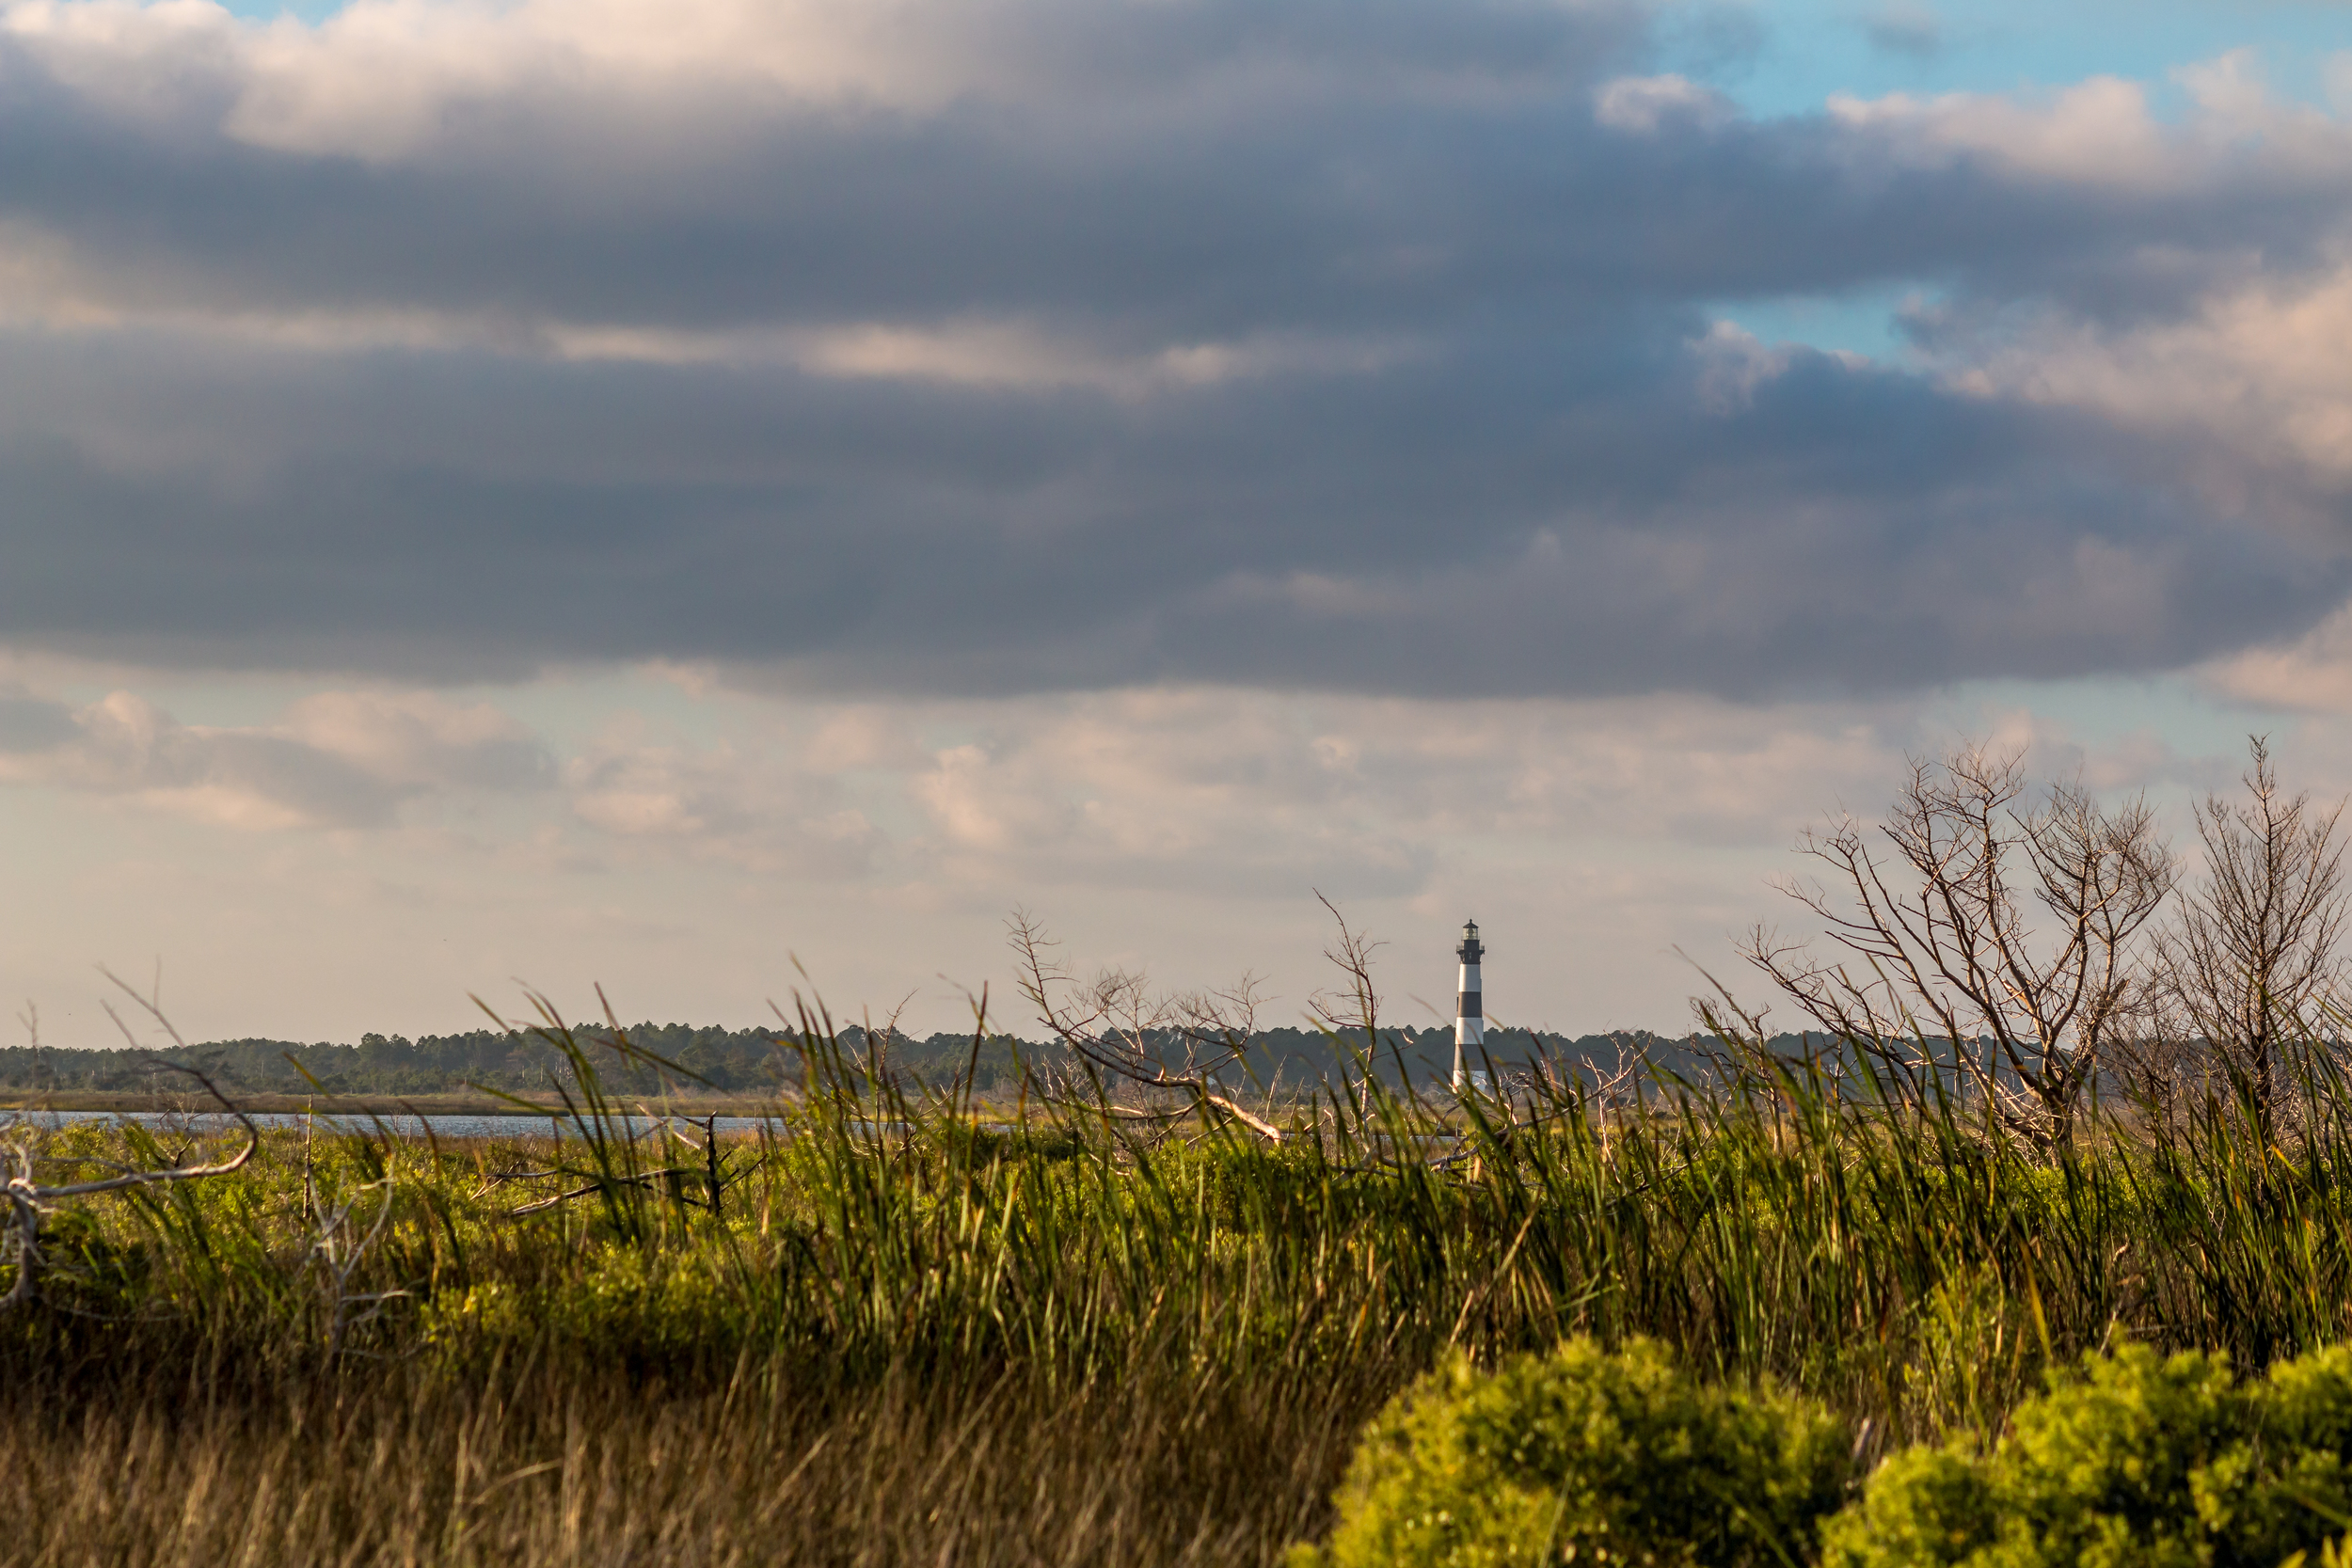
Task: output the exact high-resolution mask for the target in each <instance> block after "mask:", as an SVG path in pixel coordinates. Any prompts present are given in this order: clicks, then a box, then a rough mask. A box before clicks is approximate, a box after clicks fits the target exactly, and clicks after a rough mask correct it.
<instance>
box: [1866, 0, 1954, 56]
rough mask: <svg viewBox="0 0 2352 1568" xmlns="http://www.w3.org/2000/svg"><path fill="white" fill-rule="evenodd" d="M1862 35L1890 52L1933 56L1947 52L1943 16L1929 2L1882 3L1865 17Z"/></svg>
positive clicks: (1876, 45) (1872, 44)
mask: <svg viewBox="0 0 2352 1568" xmlns="http://www.w3.org/2000/svg"><path fill="white" fill-rule="evenodd" d="M1862 36H1863V37H1864V38H1866V39H1867V40H1870V47H1871V48H1873V49H1876V50H1879V51H1880V52H1882V53H1883V54H1888V55H1910V56H1911V57H1912V58H1914V59H1919V60H1931V59H1933V58H1935V56H1936V55H1940V54H1942V53H1943V52H1944V20H1943V18H1941V17H1939V16H1937V15H1936V14H1935V12H1934V11H1933V10H1932V9H1931V8H1929V7H1926V6H1920V5H1891V6H1882V7H1880V8H1878V9H1877V10H1875V11H1873V12H1871V13H1870V14H1869V15H1868V16H1866V17H1864V18H1863V19H1862Z"/></svg>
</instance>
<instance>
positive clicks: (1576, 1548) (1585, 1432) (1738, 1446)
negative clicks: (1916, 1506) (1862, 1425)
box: [1293, 1339, 1848, 1568]
mask: <svg viewBox="0 0 2352 1568" xmlns="http://www.w3.org/2000/svg"><path fill="white" fill-rule="evenodd" d="M1847 1454H1848V1444H1847V1439H1846V1434H1845V1433H1843V1432H1842V1431H1841V1430H1840V1428H1839V1425H1838V1423H1837V1422H1836V1420H1835V1419H1833V1418H1831V1416H1830V1415H1829V1414H1828V1412H1827V1411H1826V1410H1824V1409H1823V1408H1821V1407H1820V1406H1819V1405H1817V1404H1813V1403H1810V1402H1805V1401H1802V1400H1798V1399H1795V1398H1791V1397H1787V1396H1783V1395H1778V1394H1773V1393H1769V1392H1766V1393H1751V1392H1746V1391H1741V1390H1734V1389H1725V1388H1719V1387H1710V1386H1706V1385H1704V1384H1702V1383H1700V1382H1699V1381H1698V1380H1697V1379H1696V1378H1694V1377H1692V1375H1691V1374H1690V1373H1689V1372H1688V1371H1687V1370H1683V1369H1682V1368H1681V1367H1680V1366H1678V1365H1677V1363H1676V1362H1675V1361H1674V1360H1672V1359H1671V1358H1670V1357H1669V1355H1668V1354H1667V1353H1666V1351H1665V1350H1664V1349H1663V1348H1661V1346H1659V1345H1658V1344H1656V1343H1654V1342H1652V1341H1649V1340H1640V1339H1637V1340H1635V1341H1633V1342H1632V1343H1630V1344H1629V1345H1628V1346H1627V1347H1626V1348H1625V1349H1624V1350H1622V1351H1620V1352H1617V1353H1615V1354H1610V1353H1608V1352H1605V1351H1603V1350H1601V1349H1600V1348H1599V1347H1598V1346H1597V1345H1596V1344H1594V1343H1593V1342H1592V1341H1591V1340H1590V1339H1574V1340H1570V1341H1568V1342H1567V1343H1565V1344H1563V1345H1561V1346H1560V1347H1559V1348H1558V1349H1557V1350H1555V1351H1553V1352H1552V1353H1551V1354H1549V1355H1542V1356H1522V1357H1519V1358H1518V1359H1516V1360H1513V1361H1510V1362H1507V1363H1505V1364H1504V1365H1503V1366H1502V1368H1501V1369H1500V1370H1497V1371H1496V1372H1495V1373H1494V1374H1493V1375H1492V1376H1482V1375H1481V1374H1479V1373H1477V1372H1475V1371H1473V1370H1470V1366H1469V1364H1468V1363H1467V1362H1466V1361H1464V1360H1461V1359H1459V1358H1456V1359H1454V1361H1452V1362H1450V1363H1449V1364H1448V1365H1446V1366H1445V1367H1443V1368H1441V1369H1440V1370H1438V1371H1437V1372H1435V1373H1432V1374H1431V1375H1430V1376H1429V1377H1427V1378H1424V1379H1423V1380H1422V1382H1421V1383H1419V1384H1417V1385H1416V1386H1414V1387H1413V1388H1411V1389H1410V1390H1408V1391H1407V1392H1406V1393H1405V1394H1403V1395H1401V1396H1400V1397H1399V1398H1398V1399H1396V1400H1395V1401H1394V1402H1391V1404H1390V1405H1389V1407H1388V1408H1387V1409H1386V1410H1385V1411H1383V1412H1382V1413H1381V1415H1380V1416H1379V1417H1378V1418H1376V1419H1375V1421H1374V1422H1373V1423H1372V1425H1371V1426H1370V1427H1369V1428H1368V1429H1367V1430H1366V1432H1365V1433H1364V1437H1363V1440H1362V1443H1361V1444H1360V1446H1359V1448H1358V1449H1357V1451H1356V1457H1355V1461H1354V1463H1353V1465H1351V1466H1350V1468H1349V1471H1348V1476H1347V1480H1346V1482H1345V1484H1344V1485H1343V1487H1342V1489H1341V1493H1340V1499H1339V1502H1340V1515H1341V1519H1340V1526H1339V1529H1338V1531H1337V1533H1336V1534H1334V1535H1333V1537H1332V1539H1331V1542H1330V1544H1329V1545H1328V1546H1327V1547H1326V1548H1324V1550H1323V1551H1321V1552H1320V1553H1318V1552H1316V1551H1314V1550H1313V1549H1312V1548H1305V1547H1302V1548H1300V1549H1299V1550H1298V1551H1297V1552H1296V1553H1295V1556H1294V1559H1293V1560H1294V1563H1295V1564H1297V1565H1301V1568H1304V1565H1309V1564H1327V1565H1328V1568H1374V1565H1375V1564H1376V1565H1380V1568H1391V1565H1393V1568H1415V1565H1421V1564H1428V1565H1433V1568H1434V1565H1437V1564H1445V1565H1447V1568H1503V1565H1505V1564H1518V1563H1528V1564H1534V1563H1548V1562H1577V1563H1585V1562H1599V1563H1647V1564H1659V1565H1661V1568H1664V1565H1688V1568H1700V1565H1706V1568H1717V1565H1722V1568H1745V1565H1747V1564H1780V1563H1795V1562H1801V1561H1805V1560H1810V1558H1811V1557H1812V1548H1813V1541H1814V1530H1815V1525H1816V1522H1817V1521H1818V1520H1819V1519H1820V1517H1821V1516H1822V1515H1823V1514H1824V1513H1828V1512H1829V1511H1830V1510H1831V1509H1833V1508H1835V1507H1836V1506H1837V1503H1838V1501H1839V1497H1840V1494H1841V1491H1842V1489H1843V1485H1844V1481H1845V1479H1846V1470H1847Z"/></svg>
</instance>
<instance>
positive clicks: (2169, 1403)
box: [1822, 1346, 2352, 1568]
mask: <svg viewBox="0 0 2352 1568" xmlns="http://www.w3.org/2000/svg"><path fill="white" fill-rule="evenodd" d="M2347 1460H2352V1347H2344V1346H2337V1347H2334V1348H2332V1349H2328V1350H2324V1351H2319V1352H2316V1353H2314V1354H2311V1355H2307V1356H2304V1357H2302V1358H2301V1359H2299V1360H2296V1361H2287V1362H2281V1363H2280V1364H2279V1365H2278V1366H2277V1367H2275V1368H2274V1369H2272V1370H2271V1373H2270V1375H2269V1376H2268V1377H2267V1378H2265V1379H2263V1380H2261V1381H2258V1382H2248V1383H2244V1384H2239V1383H2234V1382H2233V1381H2232V1379H2231V1376H2230V1371H2229V1368H2228V1365H2227V1363H2226V1362H2225V1361H2223V1360H2222V1359H2220V1358H2218V1357H2215V1356H2207V1355H2202V1354H2180V1355H2174V1356H2172V1357H2170V1358H2169V1359H2167V1358H2163V1357H2159V1356H2158V1355H2157V1354H2155V1353H2154V1352H2153V1351H2151V1350H2149V1349H2147V1348H2146V1347H2144V1346H2126V1347H2125V1348H2124V1349H2123V1350H2122V1351H2121V1352H2119V1353H2118V1354H2115V1355H2114V1356H2112V1357H2103V1356H2090V1357H2086V1358H2085V1359H2084V1362H2083V1364H2082V1367H2081V1369H2080V1370H2079V1371H2076V1372H2073V1373H2070V1374H2067V1375H2065V1376H2063V1377H2061V1378H2058V1379H2056V1380H2054V1381H2053V1383H2052V1386H2050V1388H2049V1389H2048V1391H2047V1392H2045V1393H2043V1394H2042V1395H2041V1396H2040V1397H2039V1398H2036V1399H2033V1400H2029V1401H2027V1402H2026V1403H2025V1404H2024V1405H2022V1406H2020V1407H2019V1409H2018V1411H2017V1413H2016V1416H2015V1418H2014V1419H2013V1422H2012V1424H2011V1428H2010V1433H2009V1434H2008V1435H2007V1436H2006V1437H2004V1438H2003V1439H2002V1440H2001V1442H2000V1443H1999V1444H1998V1446H1996V1447H1995V1448H1994V1449H1993V1450H1992V1451H1991V1452H1990V1453H1981V1452H1979V1451H1977V1450H1976V1449H1975V1448H1974V1446H1973V1445H1971V1444H1969V1443H1967V1442H1964V1441H1959V1442H1954V1443H1951V1444H1947V1445H1946V1446H1944V1447H1942V1448H1917V1449H1911V1450H1909V1451H1908V1452H1905V1453H1901V1454H1898V1455H1896V1456H1895V1457H1894V1458H1892V1459H1890V1460H1888V1461H1887V1463H1886V1464H1885V1465H1883V1466H1881V1467H1880V1469H1879V1470H1878V1472H1877V1473H1876V1474H1874V1475H1873V1476H1871V1478H1870V1481H1869V1484H1868V1486H1867V1490H1866V1491H1865V1493H1864V1495H1863V1497H1862V1500H1861V1501H1860V1502H1859V1503H1857V1504H1856V1505H1855V1506H1854V1507H1853V1508H1851V1509H1849V1510H1848V1511H1847V1512H1846V1513H1843V1514H1841V1515H1839V1516H1838V1517H1837V1518H1836V1519H1834V1520H1832V1521H1831V1522H1830V1523H1829V1525H1828V1526H1827V1527H1826V1528H1825V1529H1824V1530H1823V1532H1822V1535H1823V1547H1824V1550H1823V1554H1822V1560H1823V1562H1824V1564H1825V1565H1827V1568H1929V1565H1936V1568H1944V1565H1953V1568H1963V1565H1964V1568H2041V1565H2044V1564H2047V1565H2050V1568H2057V1565H2058V1564H2061V1563H2063V1564H2066V1565H2068V1568H2077V1565H2080V1568H2109V1565H2113V1568H2123V1565H2125V1564H2133V1565H2143V1568H2170V1565H2173V1564H2181V1565H2191V1564H2194V1565H2200V1568H2202V1565H2207V1564H2212V1565H2217V1568H2228V1565H2234V1564H2247V1565H2249V1568H2250V1565H2257V1564H2258V1565H2260V1568H2276V1565H2277V1564H2278V1563H2280V1560H2282V1559H2284V1558H2286V1557H2288V1556H2289V1555H2290V1554H2292V1553H2295V1552H2296V1551H2298V1550H2303V1551H2313V1552H2316V1550H2317V1549H2319V1548H2322V1547H2323V1545H2324V1541H2325V1537H2326V1536H2327V1535H2328V1533H2329V1532H2330V1531H2331V1530H2332V1529H2334V1528H2341V1521H2342V1520H2343V1519H2344V1516H2345V1515H2346V1513H2352V1466H2348V1465H2347Z"/></svg>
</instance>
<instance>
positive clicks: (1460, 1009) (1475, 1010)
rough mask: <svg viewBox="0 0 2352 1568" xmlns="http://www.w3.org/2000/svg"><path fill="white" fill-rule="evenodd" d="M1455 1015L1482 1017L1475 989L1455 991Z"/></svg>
mask: <svg viewBox="0 0 2352 1568" xmlns="http://www.w3.org/2000/svg"><path fill="white" fill-rule="evenodd" d="M1482 1016H1483V1015H1482V1014H1481V1013H1480V1011H1479V1006H1478V993H1477V992H1476V991H1474V990H1457V991H1455V992H1454V1017H1455V1018H1478V1017H1482Z"/></svg>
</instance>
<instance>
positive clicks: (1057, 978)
mask: <svg viewBox="0 0 2352 1568" xmlns="http://www.w3.org/2000/svg"><path fill="white" fill-rule="evenodd" d="M1006 932H1007V938H1008V940H1009V942H1010V943H1011V946H1012V950H1013V954H1014V958H1015V959H1016V961H1017V963H1018V965H1019V969H1020V986H1021V994H1022V995H1023V996H1025V998H1027V999H1028V1001H1029V1003H1030V1005H1031V1006H1035V1007H1036V1008H1037V1010H1038V1021H1039V1022H1041V1023H1043V1024H1044V1025H1045V1027H1046V1028H1047V1029H1048V1030H1050V1031H1052V1033H1053V1037H1054V1038H1055V1039H1056V1040H1057V1041H1058V1042H1060V1044H1061V1045H1062V1046H1063V1047H1064V1048H1065V1049H1067V1050H1068V1051H1069V1052H1070V1053H1071V1054H1072V1055H1073V1056H1074V1057H1075V1058H1077V1059H1078V1060H1079V1061H1081V1062H1083V1063H1085V1064H1086V1065H1087V1066H1088V1067H1089V1068H1091V1069H1093V1070H1094V1071H1096V1072H1098V1073H1100V1074H1102V1075H1103V1076H1104V1078H1105V1079H1106V1080H1107V1081H1108V1082H1109V1083H1110V1084H1112V1085H1126V1086H1128V1087H1130V1088H1133V1089H1135V1090H1137V1091H1139V1093H1140V1096H1141V1098H1143V1099H1144V1100H1145V1101H1146V1103H1144V1104H1143V1105H1140V1106H1138V1107H1136V1108H1135V1109H1134V1110H1133V1111H1131V1112H1129V1113H1128V1115H1129V1117H1131V1118H1132V1119H1136V1120H1155V1121H1163V1122H1165V1121H1168V1120H1172V1119H1174V1118H1176V1117H1183V1116H1186V1115H1189V1114H1191V1113H1192V1112H1193V1111H1195V1110H1197V1109H1200V1108H1201V1107H1204V1106H1205V1107H1211V1108H1214V1109H1215V1110H1217V1111H1221V1112H1223V1113H1225V1114H1226V1115H1228V1116H1231V1117H1233V1118H1235V1119H1236V1120H1238V1121H1240V1122H1242V1123H1243V1124H1244V1125H1246V1126H1248V1128H1250V1129H1251V1130H1252V1131H1253V1132H1257V1133H1258V1134H1259V1135H1261V1136H1263V1137H1264V1138H1267V1139H1269V1140H1271V1141H1273V1142H1276V1143H1279V1142H1280V1141H1281V1138H1282V1133H1281V1130H1280V1129H1279V1128H1277V1127H1276V1126H1274V1125H1273V1124H1272V1123H1271V1122H1269V1121H1267V1120H1265V1119H1264V1118H1263V1117H1260V1116H1257V1115H1255V1114H1253V1113H1252V1112H1250V1111H1248V1109H1246V1108H1244V1107H1243V1106H1242V1105H1241V1104H1240V1103H1239V1101H1237V1100H1236V1099H1235V1098H1234V1096H1233V1094H1232V1092H1229V1089H1228V1086H1227V1085H1226V1084H1225V1081H1224V1076H1223V1074H1224V1072H1225V1071H1226V1069H1229V1068H1234V1067H1237V1066H1238V1065H1239V1064H1240V1063H1241V1062H1242V1059H1243V1057H1244V1056H1245V1054H1246V1053H1248V1050H1249V1042H1250V1039H1251V1037H1253V1036H1254V1035H1256V1033H1257V1032H1258V1009H1259V1007H1260V1006H1262V1005H1263V1001H1264V997H1263V992H1262V986H1261V983H1260V981H1259V980H1258V977H1257V976H1256V975H1254V974H1244V975H1243V976H1242V977H1241V979H1240V980H1239V981H1238V982H1236V983H1235V984H1234V985H1233V986H1232V988H1231V989H1230V990H1208V991H1186V992H1179V993H1175V994H1165V993H1161V992H1158V991H1155V990H1152V986H1151V983H1150V981H1149V980H1148V979H1147V978H1146V977H1145V976H1144V975H1142V974H1136V973H1134V972H1131V971H1128V970H1121V969H1105V970H1103V971H1100V972H1098V973H1097V974H1095V975H1094V976H1093V977H1092V978H1091V979H1089V980H1083V981H1082V980H1080V979H1078V978H1077V977H1076V975H1074V974H1073V973H1072V972H1071V971H1070V969H1069V968H1068V967H1067V966H1066V965H1065V964H1063V963H1062V962H1061V961H1060V959H1059V958H1057V954H1056V948H1057V945H1058V944H1057V943H1056V942H1055V941H1054V940H1053V939H1052V938H1051V937H1049V936H1047V935H1046V933H1045V930H1044V927H1041V926H1040V925H1039V924H1038V923H1037V921H1036V920H1035V919H1033V918H1032V917H1031V916H1030V915H1028V914H1027V913H1026V912H1025V911H1014V913H1013V915H1012V917H1011V919H1009V921H1008V922H1007V923H1006Z"/></svg>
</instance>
